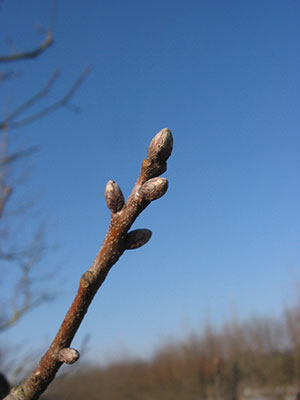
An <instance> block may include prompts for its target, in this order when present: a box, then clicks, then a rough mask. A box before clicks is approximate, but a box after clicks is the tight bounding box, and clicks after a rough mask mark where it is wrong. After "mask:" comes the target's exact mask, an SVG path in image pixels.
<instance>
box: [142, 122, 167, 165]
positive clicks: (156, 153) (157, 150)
mask: <svg viewBox="0 0 300 400" xmlns="http://www.w3.org/2000/svg"><path fill="white" fill-rule="evenodd" d="M172 150H173V135H172V133H171V131H170V129H168V128H164V129H162V130H161V131H159V132H158V133H157V134H156V135H155V136H154V138H153V139H152V140H151V142H150V144H149V147H148V153H147V154H148V157H149V158H150V159H153V160H157V161H160V162H164V161H167V159H168V158H169V157H170V155H171V153H172Z"/></svg>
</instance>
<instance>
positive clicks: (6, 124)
mask: <svg viewBox="0 0 300 400" xmlns="http://www.w3.org/2000/svg"><path fill="white" fill-rule="evenodd" d="M58 76H59V71H55V72H54V73H53V75H52V76H51V78H50V79H49V81H48V82H47V83H46V85H45V86H44V87H43V88H42V89H41V90H39V91H38V92H37V93H36V94H35V95H34V96H32V97H30V99H28V100H27V101H25V103H23V104H21V105H20V106H19V107H18V108H17V109H16V110H15V111H13V112H12V113H11V114H9V115H8V116H7V117H6V118H5V119H4V120H3V121H2V122H1V123H0V129H5V128H7V127H10V123H11V122H12V121H13V120H14V119H15V118H17V117H18V116H19V115H20V114H22V113H24V112H25V111H26V110H28V109H29V108H30V107H32V106H33V105H34V104H35V103H37V102H38V101H39V100H41V99H42V98H43V97H45V96H46V95H47V94H48V93H49V90H50V89H51V87H52V86H53V85H54V84H55V82H56V80H57V78H58Z"/></svg>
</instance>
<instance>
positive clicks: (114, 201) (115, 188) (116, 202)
mask: <svg viewBox="0 0 300 400" xmlns="http://www.w3.org/2000/svg"><path fill="white" fill-rule="evenodd" d="M105 201H106V204H107V207H108V208H109V209H110V211H112V212H113V213H116V212H118V211H120V210H121V208H122V207H123V205H124V203H125V201H124V196H123V193H122V191H121V189H120V187H119V185H118V184H117V183H116V182H115V181H108V182H107V185H106V187H105Z"/></svg>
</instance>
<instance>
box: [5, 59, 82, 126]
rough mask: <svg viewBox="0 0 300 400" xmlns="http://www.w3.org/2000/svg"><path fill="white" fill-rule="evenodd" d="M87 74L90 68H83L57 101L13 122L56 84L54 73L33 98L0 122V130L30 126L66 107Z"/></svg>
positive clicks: (55, 74) (56, 73)
mask: <svg viewBox="0 0 300 400" xmlns="http://www.w3.org/2000/svg"><path fill="white" fill-rule="evenodd" d="M89 72H90V67H87V68H85V69H84V71H83V72H82V73H81V74H80V75H79V77H78V78H77V79H76V81H75V82H74V83H73V85H72V86H71V88H70V89H69V90H68V92H67V93H66V94H65V95H64V96H63V97H62V98H61V99H59V100H58V101H56V102H54V103H53V104H51V105H50V106H47V107H45V108H43V109H42V110H40V111H38V112H36V113H33V114H31V115H29V116H28V117H25V118H22V119H19V120H17V121H15V118H17V117H18V116H19V115H20V114H22V113H24V112H25V111H26V110H28V109H29V108H30V107H31V106H32V105H34V104H35V103H37V102H38V101H39V100H40V99H41V98H42V97H45V96H46V95H47V93H48V92H49V90H50V88H51V87H52V86H53V85H54V83H55V82H56V80H57V78H58V71H56V72H55V73H54V74H53V75H52V77H51V78H50V79H49V81H48V82H47V84H46V85H45V86H44V87H43V88H42V89H41V90H40V91H39V92H38V93H36V94H35V95H34V96H32V97H31V98H30V99H29V100H27V101H26V102H25V103H23V104H22V105H21V106H20V107H18V108H17V109H16V110H15V111H14V112H12V113H11V114H9V115H8V116H7V117H6V118H5V119H4V120H3V121H2V122H0V130H3V129H7V128H10V129H17V128H20V127H22V126H24V125H27V124H30V123H31V122H34V121H36V120H38V119H40V118H43V117H45V116H47V115H48V114H51V113H52V112H54V111H56V110H57V109H58V108H60V107H63V106H68V105H69V104H68V103H69V101H70V99H71V98H72V97H73V96H74V94H75V92H76V91H77V90H78V89H79V87H80V86H81V84H82V82H83V81H84V80H85V78H86V77H87V75H88V74H89ZM70 108H71V107H70Z"/></svg>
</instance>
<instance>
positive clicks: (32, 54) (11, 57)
mask: <svg viewBox="0 0 300 400" xmlns="http://www.w3.org/2000/svg"><path fill="white" fill-rule="evenodd" d="M52 44H53V36H52V33H51V32H47V34H46V37H45V39H44V40H43V42H42V43H41V44H40V45H39V46H38V47H37V48H35V49H34V50H29V51H21V52H17V53H13V54H7V55H5V56H0V63H5V62H12V61H20V60H25V59H27V58H36V57H37V56H39V55H40V54H41V53H43V52H44V51H45V50H47V49H48V48H49V47H50V46H51V45H52Z"/></svg>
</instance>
